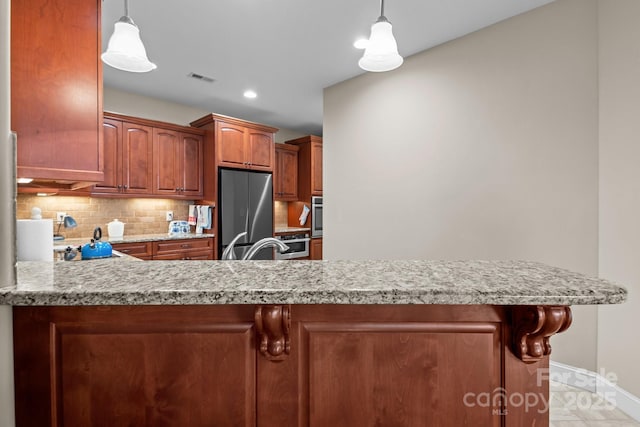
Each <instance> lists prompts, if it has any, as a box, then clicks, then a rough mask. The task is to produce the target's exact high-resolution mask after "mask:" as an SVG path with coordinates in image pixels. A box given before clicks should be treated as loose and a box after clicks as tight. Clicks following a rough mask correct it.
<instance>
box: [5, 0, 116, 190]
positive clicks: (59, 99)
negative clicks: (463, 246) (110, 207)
mask: <svg viewBox="0 0 640 427" xmlns="http://www.w3.org/2000/svg"><path fill="white" fill-rule="evenodd" d="M101 3H102V2H101V1H100V0H64V1H63V0H29V1H27V0H12V1H11V128H12V129H13V130H14V131H15V132H16V133H17V135H18V143H17V176H18V177H20V178H33V179H34V184H37V185H39V186H40V187H41V188H43V184H46V186H48V187H52V188H63V189H64V188H67V189H75V188H80V187H83V186H84V187H86V186H90V185H91V184H93V183H95V182H100V181H103V179H104V174H103V157H102V155H103V147H102V141H103V140H102V64H101V62H100V53H101V37H102V33H101Z"/></svg>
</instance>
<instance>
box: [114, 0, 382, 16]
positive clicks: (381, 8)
mask: <svg viewBox="0 0 640 427" xmlns="http://www.w3.org/2000/svg"><path fill="white" fill-rule="evenodd" d="M125 1H126V0H125ZM380 16H384V0H380Z"/></svg>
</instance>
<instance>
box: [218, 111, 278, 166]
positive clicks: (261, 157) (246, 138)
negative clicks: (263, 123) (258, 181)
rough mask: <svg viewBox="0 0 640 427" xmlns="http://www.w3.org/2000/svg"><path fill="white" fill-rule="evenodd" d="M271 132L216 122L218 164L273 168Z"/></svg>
mask: <svg viewBox="0 0 640 427" xmlns="http://www.w3.org/2000/svg"><path fill="white" fill-rule="evenodd" d="M273 144H274V142H273V132H270V131H269V130H266V131H265V130H260V129H253V128H249V127H246V126H243V125H240V124H235V123H228V122H225V121H217V122H216V149H217V159H218V166H220V167H230V168H240V169H251V170H260V171H271V170H273V157H274V147H273Z"/></svg>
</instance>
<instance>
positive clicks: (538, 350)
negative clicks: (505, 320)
mask: <svg viewBox="0 0 640 427" xmlns="http://www.w3.org/2000/svg"><path fill="white" fill-rule="evenodd" d="M511 313H512V316H511V326H512V330H513V352H514V354H515V355H516V356H518V358H520V360H522V361H523V362H525V363H534V362H537V361H540V360H542V358H543V357H545V356H548V355H549V354H551V345H550V344H549V338H550V337H551V336H553V335H555V334H558V333H560V332H563V331H566V330H567V328H569V326H570V325H571V308H569V307H568V306H555V305H554V306H549V305H521V306H515V307H513V308H512V310H511Z"/></svg>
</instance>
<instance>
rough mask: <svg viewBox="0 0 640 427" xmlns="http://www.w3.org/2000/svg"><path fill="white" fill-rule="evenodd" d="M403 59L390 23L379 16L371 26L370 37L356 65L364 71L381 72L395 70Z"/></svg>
mask: <svg viewBox="0 0 640 427" xmlns="http://www.w3.org/2000/svg"><path fill="white" fill-rule="evenodd" d="M403 61H404V60H403V59H402V56H400V55H399V54H398V45H397V44H396V39H395V38H394V37H393V32H392V27H391V23H390V22H389V21H387V20H386V18H385V17H384V16H381V17H380V18H378V21H376V23H375V24H373V25H372V26H371V37H369V43H368V44H367V48H366V49H365V51H364V55H363V56H362V58H361V59H360V61H358V65H359V66H360V68H362V69H363V70H366V71H374V72H383V71H391V70H395V69H396V68H398V67H399V66H400V65H402V62H403Z"/></svg>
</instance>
